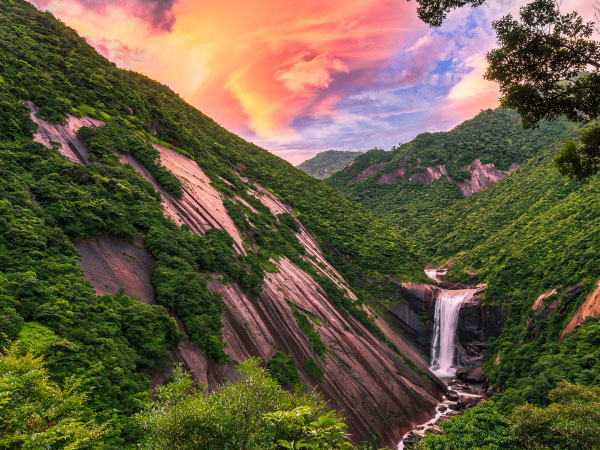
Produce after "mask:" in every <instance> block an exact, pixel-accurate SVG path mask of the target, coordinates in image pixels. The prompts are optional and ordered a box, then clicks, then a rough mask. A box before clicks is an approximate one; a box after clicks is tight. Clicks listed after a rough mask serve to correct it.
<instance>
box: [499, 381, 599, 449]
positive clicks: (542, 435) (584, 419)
mask: <svg viewBox="0 0 600 450" xmlns="http://www.w3.org/2000/svg"><path fill="white" fill-rule="evenodd" d="M549 398H550V400H551V402H552V403H550V405H548V407H546V408H539V407H536V406H533V405H530V404H526V405H524V406H521V407H519V408H517V409H516V410H515V411H514V413H513V415H512V417H511V418H510V421H511V434H512V436H513V437H514V438H515V440H516V442H518V443H519V445H520V446H521V448H528V449H532V450H537V449H539V450H542V449H549V448H550V449H556V450H576V449H586V450H587V449H589V450H592V449H597V448H598V443H599V442H600V388H599V387H597V386H595V387H585V386H582V385H578V384H571V383H567V382H561V383H559V385H558V387H557V388H555V389H553V390H552V391H551V392H550V395H549Z"/></svg>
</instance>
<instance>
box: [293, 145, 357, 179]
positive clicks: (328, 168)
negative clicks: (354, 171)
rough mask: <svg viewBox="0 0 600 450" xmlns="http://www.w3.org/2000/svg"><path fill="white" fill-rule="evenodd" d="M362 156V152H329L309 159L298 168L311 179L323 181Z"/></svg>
mask: <svg viewBox="0 0 600 450" xmlns="http://www.w3.org/2000/svg"><path fill="white" fill-rule="evenodd" d="M360 154H361V152H350V151H340V150H327V151H326V152H321V153H318V154H317V155H315V156H313V157H312V158H310V159H307V160H306V161H304V162H303V163H302V164H299V165H297V166H296V167H297V168H298V169H300V170H302V171H304V172H306V173H307V174H309V175H310V176H311V177H315V178H317V179H319V180H322V179H323V178H327V177H328V176H331V175H332V174H334V173H336V172H339V171H340V170H342V169H343V168H344V167H346V166H347V165H348V164H349V163H350V162H351V161H352V160H353V159H354V158H356V157H357V156H358V155H360Z"/></svg>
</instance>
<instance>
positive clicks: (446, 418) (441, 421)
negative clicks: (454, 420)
mask: <svg viewBox="0 0 600 450" xmlns="http://www.w3.org/2000/svg"><path fill="white" fill-rule="evenodd" d="M448 421H450V417H449V416H442V417H440V418H439V419H438V420H436V421H435V424H436V425H439V424H440V423H444V422H448Z"/></svg>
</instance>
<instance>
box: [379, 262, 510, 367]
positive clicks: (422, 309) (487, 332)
mask: <svg viewBox="0 0 600 450" xmlns="http://www.w3.org/2000/svg"><path fill="white" fill-rule="evenodd" d="M445 271H446V270H445V269H432V270H429V271H427V272H428V276H430V277H431V278H432V280H437V279H438V278H439V281H437V282H436V285H432V284H417V283H399V282H396V284H397V285H398V287H399V288H400V290H401V292H402V297H403V298H404V299H405V303H401V304H397V305H394V306H393V307H392V308H391V309H390V310H389V314H390V315H391V317H392V320H393V323H394V324H395V325H396V326H397V327H398V328H399V329H401V330H402V331H403V332H404V334H405V335H406V337H407V338H408V339H411V340H413V341H414V342H415V343H416V344H417V345H418V346H419V348H420V350H421V352H422V353H424V354H426V355H427V356H429V355H430V354H431V343H432V338H433V323H434V318H435V304H436V301H437V299H438V298H439V296H440V295H441V294H442V293H443V292H444V288H452V289H460V288H464V286H451V285H448V284H446V282H445V281H444V280H443V275H444V274H445ZM475 289H476V292H475V295H473V296H469V297H467V298H466V299H465V301H464V302H463V304H462V306H461V308H460V311H459V318H458V327H457V330H456V334H457V337H458V343H459V353H460V358H461V361H462V364H463V365H465V366H468V367H474V366H477V365H480V364H481V363H482V358H483V356H484V352H485V345H486V342H487V341H489V339H490V338H492V337H497V336H499V335H500V332H501V331H502V327H503V325H504V314H503V312H502V310H501V308H499V307H494V306H484V305H483V304H482V295H481V291H482V290H483V289H485V285H479V286H477V287H476V288H475Z"/></svg>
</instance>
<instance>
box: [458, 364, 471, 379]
mask: <svg viewBox="0 0 600 450" xmlns="http://www.w3.org/2000/svg"><path fill="white" fill-rule="evenodd" d="M468 373H469V369H467V368H466V367H461V368H460V369H456V378H458V379H459V380H462V379H464V377H465V375H467V374H468Z"/></svg>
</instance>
